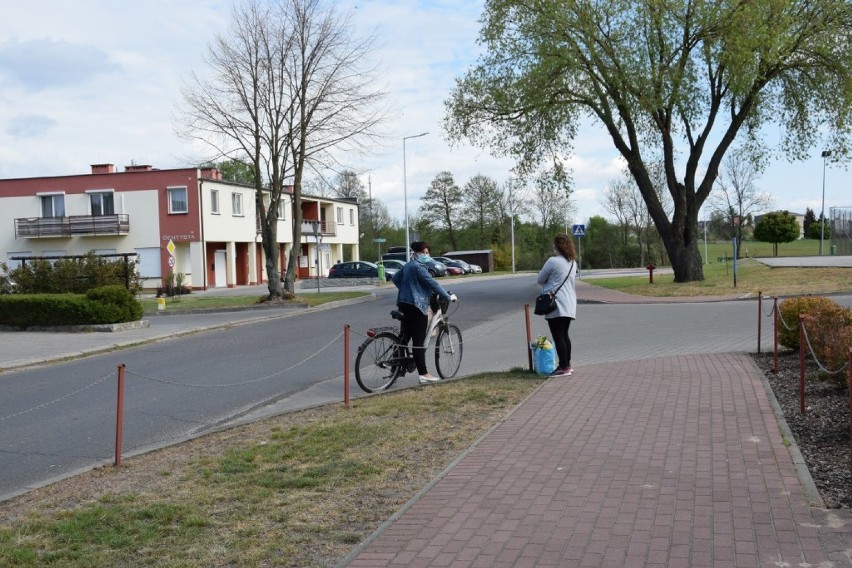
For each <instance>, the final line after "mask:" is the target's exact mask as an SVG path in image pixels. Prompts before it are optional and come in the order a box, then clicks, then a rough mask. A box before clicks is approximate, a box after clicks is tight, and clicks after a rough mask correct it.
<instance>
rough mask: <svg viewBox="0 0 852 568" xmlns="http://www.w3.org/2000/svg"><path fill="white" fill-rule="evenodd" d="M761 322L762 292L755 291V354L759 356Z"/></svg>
mask: <svg viewBox="0 0 852 568" xmlns="http://www.w3.org/2000/svg"><path fill="white" fill-rule="evenodd" d="M762 320H763V292H761V291H760V290H758V291H757V354H758V355H760V329H761V326H760V323H761V321H762Z"/></svg>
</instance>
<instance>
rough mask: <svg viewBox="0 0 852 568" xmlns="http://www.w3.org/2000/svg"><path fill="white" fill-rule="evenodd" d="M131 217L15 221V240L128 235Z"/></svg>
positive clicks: (99, 216) (124, 215) (119, 215)
mask: <svg viewBox="0 0 852 568" xmlns="http://www.w3.org/2000/svg"><path fill="white" fill-rule="evenodd" d="M128 233H130V215H127V214H124V213H122V214H118V215H71V216H70V217H26V218H22V219H15V238H16V239H17V238H34V239H38V238H49V237H54V238H55V237H73V236H79V237H94V236H101V235H127V234H128Z"/></svg>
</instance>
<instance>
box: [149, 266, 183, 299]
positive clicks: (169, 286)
mask: <svg viewBox="0 0 852 568" xmlns="http://www.w3.org/2000/svg"><path fill="white" fill-rule="evenodd" d="M185 278H186V276H185V275H184V273H183V272H178V273H177V274H175V273H174V272H169V273H168V274H167V275H166V277H165V279H164V280H163V285H162V286H159V287H158V288H157V297H158V298H162V297H163V296H168V297H169V298H173V297H174V296H185V295H187V294H189V293H190V292H191V290H190V289H189V287H187V286H186V285H185V284H184V281H185Z"/></svg>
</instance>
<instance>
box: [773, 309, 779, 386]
mask: <svg viewBox="0 0 852 568" xmlns="http://www.w3.org/2000/svg"><path fill="white" fill-rule="evenodd" d="M772 316H773V323H774V332H773V333H774V335H775V337H774V340H773V343H774V344H775V366H774V367H773V368H772V372H773V373H777V372H778V296H775V303H774V304H773V305H772Z"/></svg>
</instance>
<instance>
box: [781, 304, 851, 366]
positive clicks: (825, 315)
mask: <svg viewBox="0 0 852 568" xmlns="http://www.w3.org/2000/svg"><path fill="white" fill-rule="evenodd" d="M778 311H779V315H780V317H781V319H782V320H783V323H782V324H781V325H779V329H778V342H779V343H780V344H781V345H783V346H784V347H787V348H789V349H793V350H798V349H799V329H798V323H799V315H803V316H804V320H803V321H804V324H805V331H806V332H807V337H808V340H809V342H810V345H811V347H812V348H813V355H814V356H815V357H816V358H817V360H819V361H820V362H821V363H822V364H823V365H825V366H827V368H828V369H829V370H832V371H833V370H836V369H839V368H841V367H842V366H843V365H844V364H845V362H846V358H847V357H848V355H847V352H848V349H849V347H852V310H850V309H848V308H844V307H843V306H840V305H839V304H837V303H836V302H834V301H833V300H830V299H829V298H825V297H821V296H800V297H797V298H789V299H786V300H784V301H783V302H781V303H780V304H779V305H778ZM788 327H790V328H792V329H787V328H788Z"/></svg>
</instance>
